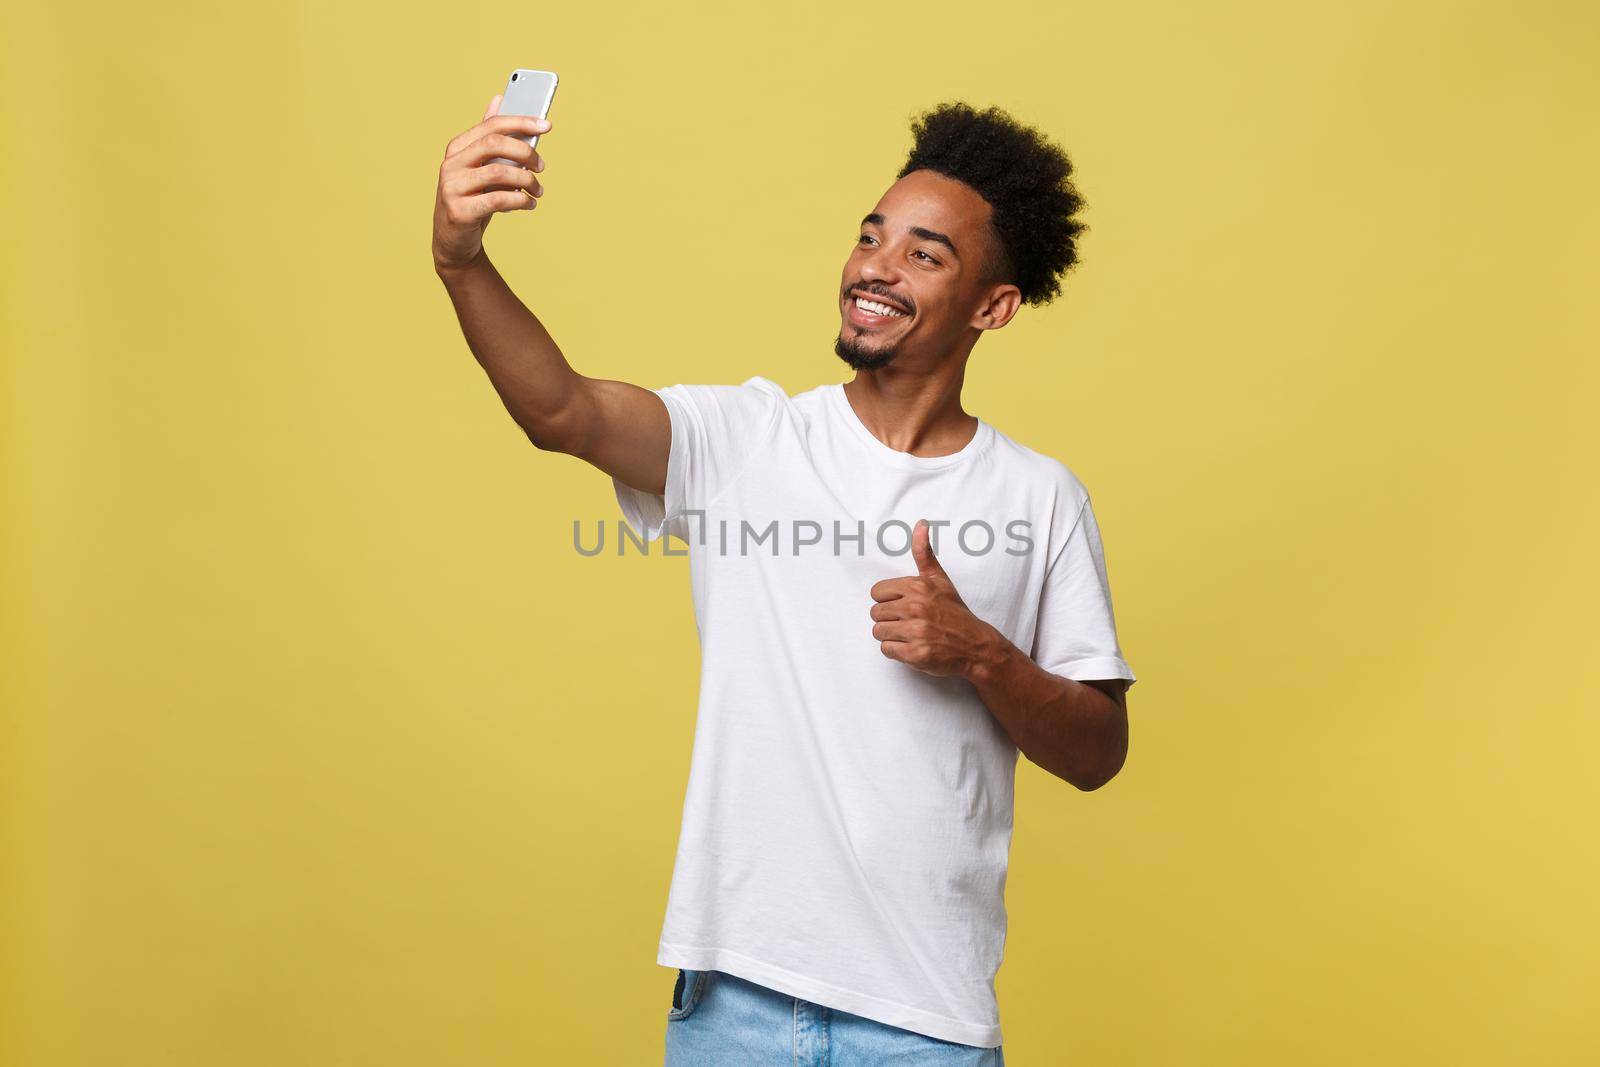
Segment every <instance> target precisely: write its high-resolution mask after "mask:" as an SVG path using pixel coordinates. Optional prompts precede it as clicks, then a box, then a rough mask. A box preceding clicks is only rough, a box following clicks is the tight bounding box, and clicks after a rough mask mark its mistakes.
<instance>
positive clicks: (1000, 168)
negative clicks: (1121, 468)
mask: <svg viewBox="0 0 1600 1067" xmlns="http://www.w3.org/2000/svg"><path fill="white" fill-rule="evenodd" d="M497 102H498V101H494V102H491V104H490V108H489V113H488V115H487V116H486V117H485V119H484V120H483V121H482V122H481V123H479V124H478V125H476V126H474V127H473V128H472V129H470V130H468V131H466V132H465V133H463V134H461V135H460V136H459V137H457V138H455V139H454V140H453V141H451V142H450V145H449V146H448V147H447V149H446V154H445V159H444V163H443V164H442V166H441V168H440V176H439V186H438V195H437V200H436V206H435V215H434V245H433V256H434V264H435V269H436V270H437V272H438V274H439V277H440V278H441V279H442V280H443V282H444V284H445V286H446V288H447V290H448V292H449V294H450V298H451V300H452V301H453V303H454V306H455V309H456V312H457V315H458V317H459V318H460V321H461V325H462V329H463V332H464V333H465V335H466V339H467V342H468V345H469V346H470V347H471V349H472V351H473V353H474V355H475V356H476V357H477V359H478V361H479V362H480V363H481V364H482V366H483V367H484V369H485V370H486V371H487V372H488V375H489V378H490V380H491V381H492V382H493V384H494V386H495V388H496V390H497V391H498V392H499V394H500V396H501V398H502V400H503V401H504V403H505V405H506V407H507V409H508V410H509V411H510V413H511V414H512V416H513V417H514V418H515V419H516V420H517V422H518V423H519V424H520V425H521V426H522V428H523V429H524V430H525V431H526V433H527V435H528V437H529V438H530V439H531V440H532V441H533V443H534V444H535V445H537V446H538V447H539V448H541V449H546V450H551V451H557V452H564V453H568V454H570V455H574V456H578V457H580V458H582V459H584V460H587V461H588V462H590V463H592V464H593V465H594V466H596V467H598V468H599V469H600V470H602V471H604V472H606V473H607V474H609V475H610V476H611V477H612V479H613V481H614V483H615V486H616V494H617V499H618V501H619V503H620V506H621V508H622V510H623V513H624V515H625V516H626V517H627V519H628V521H629V522H630V523H631V524H632V525H633V527H634V528H635V529H636V530H638V531H640V533H641V534H642V535H643V536H645V537H646V538H649V539H654V538H658V537H661V536H663V534H665V533H667V532H671V533H674V534H676V535H677V536H679V537H681V538H682V539H683V540H684V541H686V542H687V543H688V546H689V557H690V573H691V577H692V589H693V596H694V605H695V613H696V619H697V622H698V624H699V630H700V639H701V648H702V664H701V679H700V705H699V713H698V719H697V725H696V728H695V734H694V749H693V756H692V761H691V767H690V774H689V782H688V788H687V792H686V795H685V798H684V805H683V822H682V828H681V831H680V836H679V841H678V851H677V863H676V866H675V868H674V871H673V878H672V885H671V890H670V893H669V897H668V903H667V915H666V922H665V925H664V928H663V930H662V935H661V941H660V946H659V951H658V955H657V962H658V963H660V964H663V965H665V966H668V967H673V968H676V969H677V972H678V973H677V975H676V986H675V988H674V991H673V1001H672V1007H671V1009H670V1010H669V1011H668V1022H667V1034H666V1053H667V1062H668V1064H685V1065H687V1064H694V1065H698V1067H704V1065H713V1067H716V1065H723V1064H729V1065H733V1064H737V1065H740V1067H761V1065H765V1064H773V1065H777V1064H785V1065H794V1064H813V1063H815V1064H822V1063H827V1064H831V1065H832V1067H852V1065H865V1064H876V1063H884V1062H895V1063H902V1062H903V1063H916V1064H932V1065H940V1064H1002V1063H1003V1062H1004V1059H1003V1053H1002V1052H1001V1031H1000V1020H999V1009H998V1004H997V1002H996V997H995V990H994V979H995V975H996V973H997V971H998V969H999V966H1000V962H1001V958H1002V954H1003V953H1002V950H1003V947H1004V943H1005V937H1006V910H1005V900H1004V891H1005V882H1006V870H1007V861H1008V857H1009V852H1010V844H1011V829H1012V787H1013V781H1014V775H1015V768H1016V760H1017V755H1018V753H1019V751H1020V752H1021V753H1022V754H1024V755H1026V756H1027V757H1028V758H1029V759H1030V760H1032V761H1033V762H1034V763H1036V764H1037V765H1039V766H1040V767H1042V768H1044V769H1045V770H1046V771H1049V772H1050V773H1051V774H1053V775H1056V776H1057V777H1059V778H1061V779H1063V780H1065V781H1067V782H1070V783H1072V784H1073V785H1075V786H1076V787H1078V788H1079V789H1081V790H1093V789H1097V788H1099V787H1100V786H1101V785H1103V784H1105V783H1106V782H1107V781H1109V780H1110V779H1111V778H1112V777H1113V776H1114V775H1115V774H1116V773H1117V772H1118V770H1119V769H1120V768H1121V767H1122V764H1123V760H1124V758H1125V756H1126V752H1127V744H1128V720H1127V707H1126V697H1125V692H1126V689H1127V687H1128V686H1129V685H1131V684H1132V683H1133V681H1134V680H1135V676H1134V673H1133V671H1132V670H1130V669H1129V666H1128V664H1127V662H1126V661H1125V660H1124V658H1123V656H1122V651H1121V648H1120V647H1119V645H1118V641H1117V633H1116V625H1115V622H1114V619H1113V614H1112V607H1111V593H1110V586H1109V583H1108V580H1107V576H1106V566H1105V561H1104V555H1103V549H1102V545H1101V539H1100V530H1099V527H1098V525H1097V523H1096V520H1095V514H1094V509H1093V507H1092V506H1091V504H1090V500H1089V494H1088V491H1087V490H1086V489H1085V487H1084V485H1083V483H1082V482H1080V481H1079V479H1078V478H1077V477H1076V476H1075V475H1074V474H1073V473H1072V471H1071V470H1070V469H1069V468H1067V467H1066V466H1065V465H1063V464H1062V463H1061V462H1059V461H1058V460H1056V459H1053V458H1051V457H1048V456H1046V455H1043V454H1041V453H1039V452H1036V451H1034V450H1033V449H1031V448H1028V447H1027V446H1025V445H1023V444H1020V443H1019V442H1017V441H1016V440H1014V439H1013V438H1011V437H1009V436H1007V435H1006V434H1003V433H1001V432H1000V431H999V430H997V429H996V428H994V427H993V426H991V425H990V424H988V423H987V422H985V421H983V420H982V419H979V418H977V417H975V416H974V415H972V414H970V413H968V412H967V411H966V409H965V408H964V407H963V405H962V402H961V390H962V383H963V380H964V376H965V373H966V368H967V361H968V358H969V357H970V356H971V354H972V350H973V347H974V346H975V345H976V344H977V342H978V340H979V338H981V337H982V336H983V335H984V333H985V332H986V331H989V330H997V329H1000V328H1001V327H1003V326H1005V325H1006V323H1008V322H1010V321H1011V319H1012V317H1013V316H1014V315H1015V314H1016V313H1017V311H1018V309H1019V307H1020V306H1021V305H1023V304H1029V305H1035V306H1038V305H1044V304H1048V303H1049V302H1050V301H1051V300H1052V299H1054V297H1056V296H1057V295H1059V293H1060V278H1061V276H1062V275H1063V274H1064V273H1065V272H1066V271H1067V270H1068V269H1070V268H1071V267H1072V266H1073V264H1074V263H1075V262H1076V260H1077V248H1076V238H1077V236H1078V234H1079V233H1080V232H1081V231H1082V229H1083V227H1082V224H1081V223H1080V222H1079V221H1077V219H1076V217H1075V216H1076V213H1077V211H1078V210H1079V208H1080V206H1081V199H1080V198H1079V196H1078V194H1077V192H1076V190H1075V189H1074V188H1073V186H1072V183H1071V174H1072V164H1071V163H1070V161H1069V159H1068V157H1067V155H1066V154H1065V153H1064V152H1063V151H1062V150H1061V149H1060V148H1058V147H1057V146H1055V145H1053V144H1052V143H1051V142H1049V141H1048V140H1047V139H1046V138H1044V137H1043V136H1041V135H1040V134H1039V133H1038V132H1037V131H1035V130H1033V129H1031V128H1028V127H1026V126H1023V125H1020V124H1019V123H1017V122H1016V121H1014V120H1013V119H1012V118H1010V117H1009V116H1008V115H1006V114H1005V113H1004V112H1002V111H999V110H997V109H994V108H990V109H988V110H986V111H981V112H980V111H976V110H974V109H972V108H970V107H968V106H966V105H963V104H945V105H941V106H940V107H937V108H935V109H933V110H932V111H930V112H927V113H926V114H924V115H923V116H921V117H919V118H918V119H917V120H915V121H914V122H913V128H912V132H913V138H914V143H913V147H912V149H911V153H910V156H909V158H908V159H907V161H906V163H905V165H904V166H903V167H902V168H901V170H900V173H899V175H897V180H896V181H895V182H894V184H893V185H891V186H890V187H889V189H888V190H887V191H886V192H885V193H884V194H883V195H882V197H881V198H879V200H878V202H877V204H876V205H874V206H873V208H872V210H871V211H869V212H868V213H867V214H866V216H865V217H864V218H863V219H862V220H861V226H860V232H859V233H858V234H857V236H856V240H855V245H854V248H853V249H852V250H851V252H850V254H849V256H848V258H847V259H846V260H845V264H844V271H843V275H842V278H841V283H840V289H839V293H838V300H839V311H840V317H841V323H840V330H839V334H838V337H837V338H836V340H835V342H834V351H835V353H836V354H837V355H838V356H839V357H840V358H841V359H843V360H844V361H845V363H847V364H848V365H849V366H850V367H851V368H852V369H853V370H854V372H855V373H854V376H853V377H852V378H851V379H850V380H849V381H848V382H844V383H842V384H841V383H832V384H825V385H821V386H818V387H816V388H813V389H810V390H808V391H806V392H802V393H799V394H797V395H794V396H790V395H788V394H787V393H786V392H785V391H784V390H783V389H782V388H780V387H779V386H778V385H776V384H774V383H773V382H772V381H770V380H768V379H766V378H764V377H759V376H758V377H752V378H750V379H749V380H748V381H745V382H744V383H742V384H740V385H673V386H668V387H666V388H662V389H658V390H651V389H645V388H641V387H639V386H635V385H629V384H626V383H623V382H617V381H610V380H606V379H601V378H592V377H587V376H585V375H583V374H580V373H578V372H577V371H575V370H573V369H572V367H571V366H569V365H568V363H567V361H566V359H565V358H564V357H563V355H562V353H561V351H560V350H559V349H558V348H557V347H556V345H555V343H554V342H553V341H552V340H551V339H550V336H549V335H548V334H547V333H546V332H545V330H544V329H543V327H542V326H541V325H540V324H539V322H538V320H537V319H536V318H535V317H534V316H533V314H532V313H531V312H529V311H528V309H527V308H526V307H525V306H523V304H522V303H521V302H520V301H519V300H518V299H517V298H516V296H515V295H514V294H513V293H512V292H511V291H510V289H509V288H508V287H507V286H506V284H505V282H504V281H503V280H502V279H501V278H500V276H499V274H498V273H497V272H496V271H495V269H494V267H493V266H492V265H491V264H490V262H489V260H488V258H487V256H486V255H485V254H484V251H483V247H482V234H483V229H484V226H485V225H486V224H487V222H488V220H489V218H490V217H492V216H493V214H495V213H496V212H500V211H514V210H525V209H530V208H532V207H534V206H535V205H536V204H537V203H538V198H539V195H540V194H541V193H542V187H541V186H540V184H539V181H538V179H537V177H536V172H539V171H541V170H542V169H543V163H542V161H541V160H540V159H539V157H538V154H537V153H536V152H535V151H534V150H532V149H530V148H529V147H528V146H527V144H526V143H525V142H523V141H521V140H518V139H516V137H515V136H513V135H515V134H526V133H534V132H539V133H542V132H545V131H547V130H548V129H549V124H548V123H542V122H540V120H534V119H526V118H516V117H511V116H494V115H493V113H494V110H495V106H496V104H497ZM490 116H493V117H490ZM496 156H505V157H509V158H512V159H515V160H517V161H518V162H520V163H522V164H523V165H524V166H525V167H526V168H527V169H520V168H513V167H506V166H504V165H494V164H490V163H489V160H491V159H492V158H494V157H496Z"/></svg>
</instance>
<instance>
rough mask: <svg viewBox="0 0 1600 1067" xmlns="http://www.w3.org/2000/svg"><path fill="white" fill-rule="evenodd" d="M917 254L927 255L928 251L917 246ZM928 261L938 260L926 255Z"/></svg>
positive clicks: (935, 261) (934, 261)
mask: <svg viewBox="0 0 1600 1067" xmlns="http://www.w3.org/2000/svg"><path fill="white" fill-rule="evenodd" d="M917 255H919V256H928V253H926V252H924V251H923V250H922V249H920V248H919V249H917ZM928 262H929V263H937V262H939V261H938V260H937V259H934V258H933V257H932V256H928Z"/></svg>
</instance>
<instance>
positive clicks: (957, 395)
mask: <svg viewBox="0 0 1600 1067" xmlns="http://www.w3.org/2000/svg"><path fill="white" fill-rule="evenodd" d="M966 369H967V368H966V361H965V360H955V361H951V362H950V363H949V364H947V365H945V366H942V367H939V368H936V369H934V370H932V371H915V372H913V371H908V370H905V369H896V368H895V367H893V366H889V367H883V368H881V369H879V370H872V371H868V370H863V371H857V372H856V376H855V378H854V379H853V380H851V381H849V382H846V383H845V385H844V395H845V397H846V399H848V400H849V401H850V406H851V407H852V408H854V409H855V413H856V417H857V418H859V419H860V420H861V422H862V424H863V425H864V426H866V428H867V429H868V430H871V431H872V435H873V436H874V437H876V438H877V439H878V440H880V441H882V442H883V443H884V444H886V445H888V446H889V447H890V448H892V449H894V450H895V451H896V452H909V453H911V454H912V455H914V456H948V455H950V454H952V453H955V452H959V451H961V450H962V449H963V448H965V447H966V446H967V444H968V443H969V442H971V440H972V438H973V435H974V434H976V433H977V432H978V420H977V419H976V418H974V417H973V416H971V415H969V414H967V412H966V410H965V409H964V408H963V407H962V406H961V385H962V382H963V381H964V379H965V378H966Z"/></svg>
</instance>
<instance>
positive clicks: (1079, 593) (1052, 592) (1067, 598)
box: [1033, 496, 1137, 688]
mask: <svg viewBox="0 0 1600 1067" xmlns="http://www.w3.org/2000/svg"><path fill="white" fill-rule="evenodd" d="M1033 661H1034V662H1035V663H1037V664H1038V665H1039V666H1040V667H1042V668H1043V669H1044V670H1047V671H1049V672H1050V673H1051V674H1059V675H1061V676H1062V677H1063V678H1071V679H1072V680H1074V681H1087V680H1091V679H1097V678H1126V679H1127V680H1128V685H1129V687H1130V688H1131V687H1132V686H1133V683H1134V682H1135V681H1137V676H1136V675H1135V674H1134V673H1133V670H1132V668H1130V667H1129V666H1128V663H1127V661H1126V660H1125V659H1123V657H1122V649H1121V647H1120V646H1119V645H1118V644H1117V624H1116V618H1115V615H1114V614H1113V612H1112V610H1111V583H1110V581H1109V580H1108V578H1107V576H1106V561H1105V551H1104V547H1103V546H1102V544H1101V541H1100V526H1099V524H1098V523H1097V522H1096V521H1095V517H1094V505H1093V504H1091V503H1090V502H1089V498H1088V497H1087V496H1085V497H1084V498H1083V503H1082V505H1081V506H1080V508H1079V510H1078V516H1077V521H1076V522H1075V523H1074V524H1073V527H1072V530H1071V532H1070V533H1069V534H1068V535H1067V539H1066V541H1065V542H1064V543H1063V544H1062V545H1061V548H1060V550H1059V551H1058V552H1057V553H1056V556H1055V559H1054V560H1052V561H1051V563H1050V565H1049V567H1048V568H1047V569H1046V571H1045V577H1044V589H1043V591H1042V593H1041V596H1040V601H1039V623H1038V626H1037V627H1036V628H1035V631H1034V643H1033Z"/></svg>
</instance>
